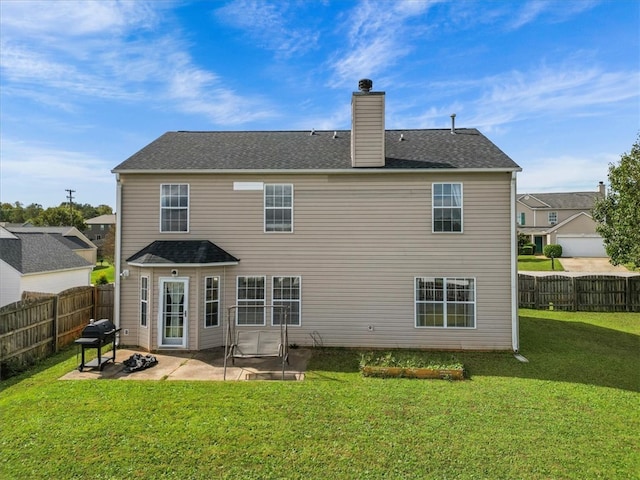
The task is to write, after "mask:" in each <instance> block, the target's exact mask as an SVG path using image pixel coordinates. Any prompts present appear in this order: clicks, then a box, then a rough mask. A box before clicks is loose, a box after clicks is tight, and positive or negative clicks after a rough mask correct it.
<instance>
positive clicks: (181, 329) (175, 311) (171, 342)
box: [159, 278, 188, 347]
mask: <svg viewBox="0 0 640 480" xmlns="http://www.w3.org/2000/svg"><path fill="white" fill-rule="evenodd" d="M187 287H188V283H187V279H178V278H171V279H160V322H159V330H160V331H159V343H160V346H165V347H186V346H187V298H188V288H187Z"/></svg>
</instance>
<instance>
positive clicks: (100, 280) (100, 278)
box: [97, 273, 109, 285]
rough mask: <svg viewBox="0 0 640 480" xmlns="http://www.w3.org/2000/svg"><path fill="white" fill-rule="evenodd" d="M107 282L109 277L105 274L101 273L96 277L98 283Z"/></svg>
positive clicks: (105, 283) (104, 283)
mask: <svg viewBox="0 0 640 480" xmlns="http://www.w3.org/2000/svg"><path fill="white" fill-rule="evenodd" d="M108 283H109V279H108V278H107V275H106V274H104V273H103V274H102V275H100V276H99V277H98V281H97V284H98V285H107V284H108Z"/></svg>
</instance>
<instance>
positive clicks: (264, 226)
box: [262, 183, 295, 234]
mask: <svg viewBox="0 0 640 480" xmlns="http://www.w3.org/2000/svg"><path fill="white" fill-rule="evenodd" d="M276 185H282V186H286V187H291V206H290V207H269V208H270V209H272V210H291V230H288V231H284V230H267V187H273V186H276ZM294 198H295V194H294V189H293V183H265V184H264V193H263V195H262V214H263V217H264V218H263V222H262V229H263V231H264V233H284V234H286V233H293V230H294V228H293V226H294V219H293V214H294V208H293V207H294Z"/></svg>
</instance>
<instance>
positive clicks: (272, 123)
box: [0, 0, 640, 208]
mask: <svg viewBox="0 0 640 480" xmlns="http://www.w3.org/2000/svg"><path fill="white" fill-rule="evenodd" d="M639 32H640V1H637V0H603V1H596V0H593V1H591V0H557V1H556V0H552V1H526V0H522V1H520V0H514V1H507V0H504V1H498V0H495V1H472V0H467V1H460V0H454V1H417V0H414V1H404V2H403V1H391V0H379V1H347V0H341V1H331V0H326V1H312V0H300V1H289V2H285V1H282V0H273V1H250V0H238V1H208V2H197V1H171V0H163V1H149V2H145V1H142V0H140V1H122V2H110V1H95V2H93V1H82V2H76V1H61V0H58V1H53V2H50V1H45V2H28V1H24V0H2V1H1V2H0V40H1V44H0V68H1V69H0V201H2V202H10V203H13V202H15V201H20V202H22V203H23V204H24V205H28V204H31V203H39V204H41V205H42V206H44V207H45V208H46V207H50V206H56V205H58V204H60V203H61V202H63V201H65V199H66V195H67V193H66V191H65V190H66V189H73V190H75V193H74V201H75V202H79V203H89V204H92V205H96V206H97V205H99V204H108V205H111V206H112V207H114V208H115V178H114V176H113V174H111V173H110V171H111V169H112V168H113V167H115V166H116V165H117V164H119V163H120V162H121V161H123V160H125V159H126V158H128V157H129V156H130V155H132V154H133V153H135V152H136V151H138V150H139V149H140V148H142V147H144V146H145V145H147V144H148V143H150V142H151V141H153V140H154V139H156V138H157V137H159V136H160V135H161V134H163V133H164V132H166V131H169V130H311V129H312V128H315V129H316V130H321V129H329V130H335V129H348V128H350V101H351V92H353V91H356V90H357V85H358V80H359V79H360V78H371V79H372V80H373V86H374V88H373V89H374V90H375V91H385V92H386V115H387V117H386V126H387V128H449V126H450V122H451V119H450V115H451V114H452V113H456V115H457V117H456V126H459V127H475V128H478V129H479V130H480V131H482V132H483V133H484V134H485V135H486V136H488V137H489V138H490V139H491V140H492V141H493V142H494V143H496V144H497V145H498V146H499V147H500V148H501V149H502V150H503V151H505V153H507V154H508V155H509V156H511V158H513V159H514V160H515V161H516V162H517V163H518V164H519V165H520V166H522V168H523V172H522V173H520V174H519V177H518V190H519V191H520V192H546V191H585V190H596V186H597V183H598V181H600V180H603V181H606V176H607V168H608V164H609V163H611V162H617V161H618V160H619V159H620V156H621V154H623V153H625V152H628V151H629V150H630V149H631V146H632V144H633V143H634V142H635V141H636V139H637V136H638V132H639V131H640V45H639V43H640V42H639V40H640V33H639Z"/></svg>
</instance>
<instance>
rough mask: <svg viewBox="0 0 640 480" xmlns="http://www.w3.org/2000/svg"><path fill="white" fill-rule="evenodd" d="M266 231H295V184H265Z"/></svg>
mask: <svg viewBox="0 0 640 480" xmlns="http://www.w3.org/2000/svg"><path fill="white" fill-rule="evenodd" d="M264 231H265V232H293V185H286V184H285V185H280V184H266V185H265V186H264Z"/></svg>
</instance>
